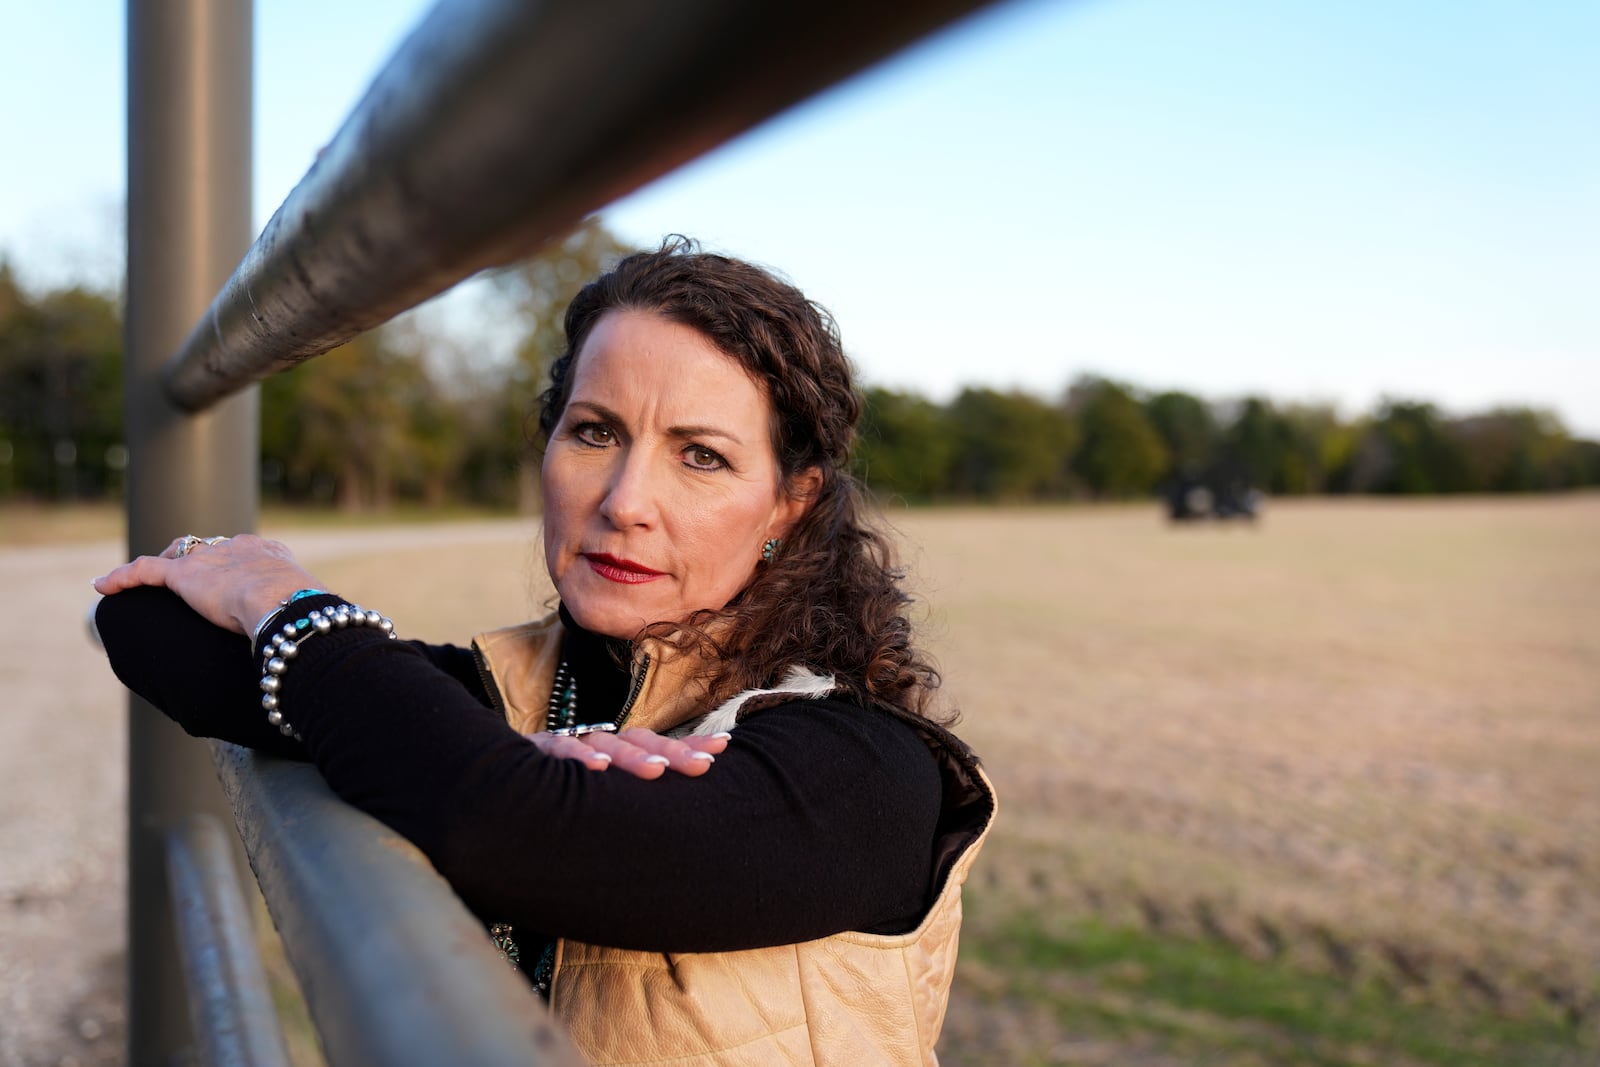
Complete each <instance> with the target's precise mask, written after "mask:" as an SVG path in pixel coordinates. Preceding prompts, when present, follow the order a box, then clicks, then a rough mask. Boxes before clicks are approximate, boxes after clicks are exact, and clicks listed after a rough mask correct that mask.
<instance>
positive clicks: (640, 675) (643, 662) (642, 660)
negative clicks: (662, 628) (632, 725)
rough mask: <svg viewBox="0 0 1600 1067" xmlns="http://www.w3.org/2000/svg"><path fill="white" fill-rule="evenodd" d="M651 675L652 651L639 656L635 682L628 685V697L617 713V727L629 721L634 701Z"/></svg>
mask: <svg viewBox="0 0 1600 1067" xmlns="http://www.w3.org/2000/svg"><path fill="white" fill-rule="evenodd" d="M649 675H650V653H648V652H646V653H643V654H642V655H641V656H640V657H639V665H638V666H637V667H635V668H634V670H633V682H632V683H631V684H630V685H629V686H628V699H627V700H624V701H623V702H622V710H621V711H620V712H618V713H617V718H616V723H617V729H619V730H620V729H622V728H623V727H624V726H626V725H627V723H628V716H629V714H631V713H632V711H633V702H634V701H636V700H638V699H639V691H640V690H641V689H643V688H644V680H645V678H647V677H649Z"/></svg>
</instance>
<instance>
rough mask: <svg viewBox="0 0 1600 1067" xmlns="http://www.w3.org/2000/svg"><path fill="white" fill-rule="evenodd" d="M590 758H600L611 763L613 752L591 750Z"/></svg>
mask: <svg viewBox="0 0 1600 1067" xmlns="http://www.w3.org/2000/svg"><path fill="white" fill-rule="evenodd" d="M589 758H590V759H595V760H599V761H600V762H601V763H610V762H611V753H609V752H591V753H589Z"/></svg>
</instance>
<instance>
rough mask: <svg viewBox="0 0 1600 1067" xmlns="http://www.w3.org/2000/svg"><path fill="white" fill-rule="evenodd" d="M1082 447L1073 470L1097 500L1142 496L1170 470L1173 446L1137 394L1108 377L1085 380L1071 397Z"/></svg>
mask: <svg viewBox="0 0 1600 1067" xmlns="http://www.w3.org/2000/svg"><path fill="white" fill-rule="evenodd" d="M1066 406H1067V409H1068V411H1069V412H1072V413H1073V414H1075V415H1076V417H1077V422H1078V426H1079V428H1080V431H1081V433H1082V443H1081V444H1079V445H1078V448H1077V451H1076V453H1075V454H1074V455H1073V457H1072V471H1073V473H1075V474H1076V475H1077V476H1078V477H1079V478H1081V479H1082V480H1083V482H1084V484H1085V485H1087V486H1088V488H1089V491H1090V492H1091V493H1093V494H1094V495H1095V496H1096V497H1117V498H1121V497H1131V496H1142V495H1144V494H1146V493H1149V492H1150V491H1151V490H1152V489H1154V488H1155V486H1156V483H1157V482H1158V481H1160V479H1161V477H1162V475H1163V474H1164V473H1165V472H1166V470H1167V466H1168V458H1167V446H1166V444H1165V443H1164V442H1163V441H1162V439H1161V435H1160V434H1159V433H1157V432H1156V429H1155V427H1153V426H1151V425H1150V420H1149V419H1148V418H1146V417H1145V413H1144V407H1143V406H1142V405H1141V404H1140V403H1139V401H1138V400H1137V399H1135V398H1134V396H1133V393H1132V392H1131V391H1130V390H1129V389H1128V388H1127V387H1126V386H1122V385H1118V384H1117V383H1116V382H1111V381H1107V380H1105V379H1103V378H1082V379H1079V380H1078V381H1077V382H1075V383H1074V384H1073V386H1072V389H1071V390H1070V391H1069V392H1068V394H1067V403H1066Z"/></svg>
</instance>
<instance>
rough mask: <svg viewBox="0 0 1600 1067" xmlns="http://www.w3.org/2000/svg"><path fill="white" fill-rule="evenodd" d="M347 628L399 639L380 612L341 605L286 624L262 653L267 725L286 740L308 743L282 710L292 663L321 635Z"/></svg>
mask: <svg viewBox="0 0 1600 1067" xmlns="http://www.w3.org/2000/svg"><path fill="white" fill-rule="evenodd" d="M346 626H375V627H377V628H378V629H379V630H381V631H383V632H384V633H386V634H388V635H389V640H391V641H393V640H394V639H395V638H396V637H397V636H398V635H397V634H396V633H395V632H394V623H393V622H391V621H390V620H388V619H386V618H384V617H383V616H382V615H379V614H378V613H377V612H376V611H368V610H367V609H365V608H363V607H360V606H359V605H356V604H337V605H334V606H332V607H326V608H312V609H311V610H310V611H308V612H306V614H305V617H304V618H299V619H296V620H294V621H293V622H288V623H284V625H283V628H282V629H281V630H279V631H278V632H277V633H275V634H273V635H272V640H271V641H269V642H267V645H266V648H265V649H264V650H263V651H262V654H261V659H262V664H261V692H262V696H261V706H262V707H263V708H265V709H266V711H267V722H269V723H271V724H272V725H273V726H276V727H277V728H278V732H279V733H281V734H283V735H284V736H285V737H292V738H294V739H295V740H296V741H304V740H305V738H303V737H301V736H300V735H299V734H298V733H296V732H295V729H294V727H293V726H290V725H289V722H288V720H287V719H285V718H284V717H283V709H281V708H280V707H278V690H279V689H282V688H283V675H284V673H285V672H286V671H287V670H288V669H289V661H290V660H292V659H294V658H295V657H296V656H298V655H299V654H300V646H301V645H303V644H305V643H306V642H307V641H309V640H310V639H311V638H313V637H315V636H316V635H317V634H325V633H327V632H328V631H329V630H342V629H344V628H345V627H346Z"/></svg>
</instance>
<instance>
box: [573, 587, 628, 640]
mask: <svg viewBox="0 0 1600 1067" xmlns="http://www.w3.org/2000/svg"><path fill="white" fill-rule="evenodd" d="M561 603H562V604H564V605H566V609H567V612H568V613H569V614H570V615H571V616H572V617H573V619H575V620H576V621H577V623H578V625H579V626H582V627H583V628H584V629H585V630H588V631H589V632H590V633H596V634H600V635H602V636H604V637H620V638H623V639H625V640H629V641H631V640H632V639H633V638H634V637H636V636H638V633H639V631H640V630H642V629H644V628H645V626H647V625H648V624H649V620H647V619H645V618H644V617H643V616H642V615H640V614H639V612H638V610H637V609H633V610H629V609H627V608H625V607H623V606H622V605H618V604H601V603H596V602H595V600H594V599H593V598H590V597H585V596H581V595H579V596H573V597H569V596H566V595H562V597H561Z"/></svg>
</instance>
